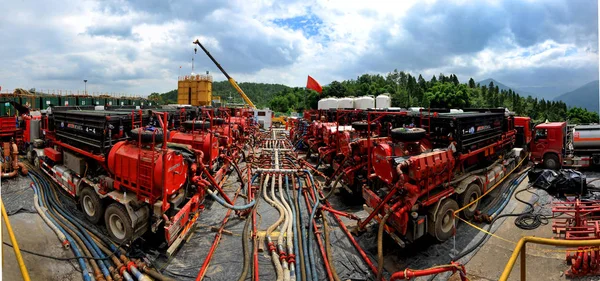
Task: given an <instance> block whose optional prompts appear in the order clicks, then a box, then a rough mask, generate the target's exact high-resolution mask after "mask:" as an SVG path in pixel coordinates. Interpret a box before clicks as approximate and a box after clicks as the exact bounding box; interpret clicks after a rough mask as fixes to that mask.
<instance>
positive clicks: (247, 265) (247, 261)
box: [238, 176, 264, 281]
mask: <svg viewBox="0 0 600 281" xmlns="http://www.w3.org/2000/svg"><path fill="white" fill-rule="evenodd" d="M263 180H264V178H263V177H262V176H261V177H260V185H259V186H262V184H263ZM259 202H260V201H258V200H257V201H256V204H254V206H253V207H252V209H251V210H250V212H249V215H248V217H246V222H245V223H244V230H243V232H242V252H243V255H244V265H243V267H242V273H241V274H240V277H239V278H238V281H244V280H246V277H247V276H248V269H249V268H250V259H251V255H250V253H251V251H249V250H248V240H250V239H249V237H248V233H250V231H248V230H249V229H248V228H249V226H250V222H251V221H252V213H253V212H254V210H256V208H257V206H258V203H259ZM252 247H254V243H252Z"/></svg>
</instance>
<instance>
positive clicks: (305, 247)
mask: <svg viewBox="0 0 600 281" xmlns="http://www.w3.org/2000/svg"><path fill="white" fill-rule="evenodd" d="M296 179H297V180H298V196H297V197H296V199H297V202H298V206H301V203H302V202H301V201H300V198H301V197H302V181H300V177H299V176H298V175H296ZM298 212H300V225H302V226H304V223H303V222H302V212H301V210H298ZM300 236H301V237H302V250H303V252H304V262H305V263H308V265H307V264H305V265H304V275H305V276H306V277H309V276H312V273H311V267H310V259H309V258H308V241H307V240H308V239H307V238H308V235H305V233H304V227H301V228H300Z"/></svg>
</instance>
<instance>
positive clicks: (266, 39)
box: [0, 0, 598, 97]
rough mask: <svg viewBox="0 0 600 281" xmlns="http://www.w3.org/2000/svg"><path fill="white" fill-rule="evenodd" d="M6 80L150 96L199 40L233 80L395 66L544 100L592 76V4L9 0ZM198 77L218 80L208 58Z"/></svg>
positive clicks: (0, 74) (168, 81) (1, 81)
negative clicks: (493, 83)
mask: <svg viewBox="0 0 600 281" xmlns="http://www.w3.org/2000/svg"><path fill="white" fill-rule="evenodd" d="M5 2H6V3H3V5H2V6H3V13H4V14H5V15H11V16H6V17H0V38H3V43H2V44H0V62H2V67H0V86H2V89H3V90H6V89H14V88H16V87H23V88H37V89H62V90H72V91H77V90H83V79H87V80H88V90H90V91H97V92H100V91H104V92H119V93H130V94H137V95H147V94H149V93H151V92H154V91H156V92H165V91H169V90H171V89H173V88H175V87H176V81H177V75H178V74H179V71H180V69H179V66H182V68H181V71H182V73H183V74H185V73H189V72H191V59H192V57H194V53H193V48H194V46H193V45H192V41H194V40H195V39H200V41H202V42H203V43H204V44H205V46H206V47H207V48H208V49H209V50H210V52H211V53H212V54H213V55H214V56H215V57H216V58H217V59H218V60H219V61H220V63H221V64H222V65H223V67H224V68H225V69H226V70H227V71H228V72H229V73H230V74H231V75H232V76H233V77H234V78H236V80H238V81H252V82H266V83H281V84H286V85H290V86H303V85H304V83H305V82H306V76H307V75H311V76H313V77H315V78H316V79H317V80H318V81H320V82H321V83H322V84H328V83H330V82H331V81H334V80H344V79H353V78H354V79H355V78H356V77H357V76H359V75H361V74H363V73H371V74H375V73H379V74H385V73H387V72H389V71H392V70H394V69H398V70H404V71H408V72H410V73H413V74H415V75H418V74H423V76H424V77H425V78H426V79H429V78H431V76H432V75H437V74H439V73H440V72H443V73H445V74H451V73H454V74H456V75H457V76H458V77H459V79H460V80H461V81H463V82H465V81H467V80H468V78H469V77H473V78H474V79H475V80H477V81H479V80H483V79H486V78H494V79H496V80H499V81H501V82H503V83H505V84H507V85H511V86H514V87H517V88H519V89H522V90H525V91H529V92H537V93H541V94H544V95H546V96H547V97H553V96H556V95H558V94H560V93H562V92H566V91H569V90H572V89H574V88H576V87H578V86H580V85H583V84H585V83H587V82H590V81H592V80H596V79H598V14H597V12H598V7H597V1H595V0H547V1H542V0H523V1H517V0H489V1H487V0H480V1H467V0H448V1H436V0H425V1H417V0H406V1H378V0H369V1H342V0H317V1H300V0H298V1H296V0H284V1H281V0H280V1H275V0H261V1H242V0H239V1H212V0H198V1H162V0H151V1H148V0H103V1H93V0H84V1H75V0H65V1H48V0H20V1H5ZM195 61H196V64H195V65H196V69H195V70H196V72H204V71H207V70H208V71H210V72H211V73H213V75H214V79H215V80H224V79H225V77H224V76H223V75H222V74H220V73H219V72H218V70H217V68H216V67H215V66H214V65H213V64H212V62H210V61H209V60H208V59H207V58H206V56H205V55H204V54H203V53H201V52H199V53H198V54H197V55H195Z"/></svg>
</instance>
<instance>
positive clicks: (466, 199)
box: [458, 183, 481, 220]
mask: <svg viewBox="0 0 600 281" xmlns="http://www.w3.org/2000/svg"><path fill="white" fill-rule="evenodd" d="M479 196H481V189H480V188H479V185H477V184H476V183H472V184H469V186H467V189H465V191H464V192H463V193H461V194H459V195H458V203H459V204H460V206H461V207H463V206H466V205H468V204H469V203H471V202H473V201H475V200H477V198H479ZM477 207H479V201H477V202H475V203H473V205H471V206H469V207H467V208H466V209H464V210H462V212H461V213H462V216H463V217H464V218H465V219H467V220H470V219H472V218H473V217H474V216H475V211H476V210H477Z"/></svg>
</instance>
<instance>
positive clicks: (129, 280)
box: [30, 171, 133, 281]
mask: <svg viewBox="0 0 600 281" xmlns="http://www.w3.org/2000/svg"><path fill="white" fill-rule="evenodd" d="M30 174H33V175H34V176H35V177H36V178H38V180H39V181H40V182H41V183H42V184H43V185H44V186H45V187H46V188H47V189H50V188H51V187H50V185H49V184H48V182H47V181H46V180H44V179H42V177H41V176H40V175H39V174H37V173H36V172H34V171H30ZM49 198H51V199H52V200H53V202H54V204H56V206H55V207H56V208H57V209H60V210H62V208H61V207H60V205H59V204H58V203H57V202H56V201H54V198H52V197H49ZM63 214H65V213H64V212H63ZM66 218H68V219H70V220H71V221H75V222H78V223H81V220H80V219H79V218H76V217H72V216H70V215H67V216H66ZM63 232H64V230H63ZM83 232H84V233H85V234H86V235H89V233H88V232H90V233H92V234H94V235H95V236H96V237H98V239H100V240H101V241H102V242H103V243H104V244H106V245H107V246H108V247H109V249H110V250H111V251H112V252H114V254H115V255H116V256H120V255H123V254H124V253H122V252H121V250H120V249H119V248H118V247H117V246H116V245H115V244H114V243H113V242H112V241H111V240H110V239H108V238H106V236H104V234H102V233H99V232H98V231H97V230H96V229H94V228H89V229H88V228H85V229H83ZM88 237H89V236H88ZM90 241H92V243H93V244H92V245H94V246H96V244H95V241H94V240H93V239H91V237H90ZM69 243H71V244H73V241H69ZM95 248H96V249H97V250H98V252H99V253H102V251H100V250H99V249H98V247H97V246H96V247H95ZM78 256H81V255H78ZM102 262H103V263H104V264H105V265H106V267H110V263H109V262H108V261H107V260H102ZM132 273H133V272H132ZM123 278H125V280H126V281H133V278H132V277H131V275H129V273H128V272H127V271H124V272H123ZM84 279H85V278H84ZM86 281H87V280H86Z"/></svg>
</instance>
